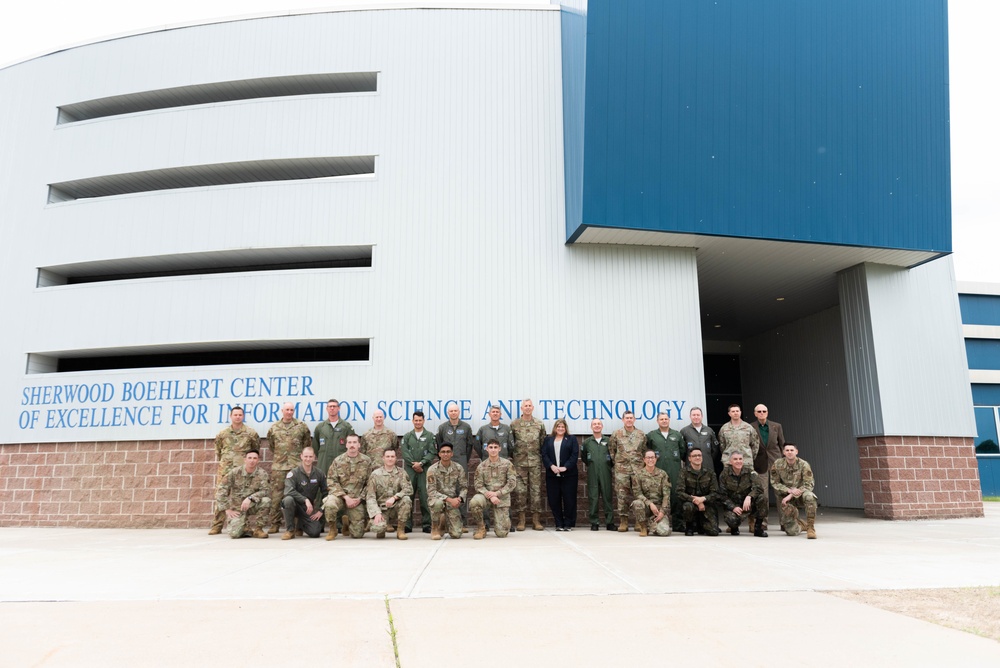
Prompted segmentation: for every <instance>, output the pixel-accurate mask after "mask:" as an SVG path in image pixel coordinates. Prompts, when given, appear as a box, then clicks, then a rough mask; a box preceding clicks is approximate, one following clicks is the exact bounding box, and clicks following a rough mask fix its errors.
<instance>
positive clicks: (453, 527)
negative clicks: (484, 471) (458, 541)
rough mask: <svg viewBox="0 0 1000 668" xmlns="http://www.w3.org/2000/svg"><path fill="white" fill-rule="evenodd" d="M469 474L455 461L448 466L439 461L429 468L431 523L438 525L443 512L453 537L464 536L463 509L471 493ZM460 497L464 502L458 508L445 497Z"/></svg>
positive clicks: (428, 499) (428, 490) (428, 487)
mask: <svg viewBox="0 0 1000 668" xmlns="http://www.w3.org/2000/svg"><path fill="white" fill-rule="evenodd" d="M468 480H469V474H467V473H466V472H465V469H463V468H462V467H461V466H460V465H459V464H456V463H455V462H454V461H453V462H452V463H451V464H450V465H449V466H447V467H445V466H442V465H441V462H437V463H436V464H434V465H433V466H431V467H430V468H429V469H427V501H428V503H429V504H430V507H431V525H433V526H438V522H440V521H441V514H442V513H444V516H445V518H446V521H447V523H448V533H449V534H450V535H451V537H452V538H461V537H462V527H463V526H464V522H463V521H462V513H461V509H462V508H463V507H464V506H465V500H466V496H467V495H468V493H469V482H468ZM456 496H457V497H459V498H460V499H462V503H460V504H459V506H458V508H452V507H451V506H449V505H448V504H447V503H445V499H448V498H452V499H453V498H455V497H456Z"/></svg>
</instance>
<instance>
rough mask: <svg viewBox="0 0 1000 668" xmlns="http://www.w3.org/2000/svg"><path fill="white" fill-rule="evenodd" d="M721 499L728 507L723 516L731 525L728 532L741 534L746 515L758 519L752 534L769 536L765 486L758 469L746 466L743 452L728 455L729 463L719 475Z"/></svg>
mask: <svg viewBox="0 0 1000 668" xmlns="http://www.w3.org/2000/svg"><path fill="white" fill-rule="evenodd" d="M719 501H720V502H721V503H722V507H723V508H724V509H725V515H723V519H724V520H725V522H726V525H727V526H728V527H729V533H731V534H732V535H734V536H739V535H740V522H742V521H743V518H744V517H748V516H752V517H754V518H756V520H757V522H756V523H755V524H754V526H753V535H755V536H758V537H760V538H767V529H766V527H765V526H764V518H765V517H766V516H767V502H766V501H765V500H764V488H763V486H762V485H761V484H760V476H758V475H757V472H756V471H754V470H753V468H751V467H749V466H744V465H743V453H742V452H733V453H731V454H730V455H729V463H728V464H727V465H726V468H724V469H723V470H722V475H720V476H719Z"/></svg>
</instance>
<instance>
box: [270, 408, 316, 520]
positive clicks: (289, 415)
mask: <svg viewBox="0 0 1000 668" xmlns="http://www.w3.org/2000/svg"><path fill="white" fill-rule="evenodd" d="M267 443H268V445H269V446H270V448H271V455H272V458H271V498H272V499H281V498H283V496H284V494H285V477H286V476H287V475H288V472H289V471H291V470H292V469H294V468H295V467H296V466H298V465H299V464H301V463H302V460H301V459H300V457H301V455H302V448H304V447H306V446H307V445H311V444H312V439H311V438H310V437H309V427H308V425H306V423H305V422H302V421H300V420H296V419H295V406H294V405H292V404H291V403H286V404H285V405H283V406H282V407H281V419H280V420H278V421H277V422H275V423H274V424H272V425H271V428H270V429H268V430H267ZM280 528H281V502H280V501H275V502H274V503H272V504H271V528H270V529H269V533H278V530H279V529H280ZM286 528H287V529H289V530H291V531H294V530H295V527H286Z"/></svg>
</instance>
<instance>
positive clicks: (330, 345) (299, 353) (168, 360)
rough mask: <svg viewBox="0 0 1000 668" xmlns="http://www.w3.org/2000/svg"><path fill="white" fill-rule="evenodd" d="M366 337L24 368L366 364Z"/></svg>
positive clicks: (86, 355) (84, 355)
mask: <svg viewBox="0 0 1000 668" xmlns="http://www.w3.org/2000/svg"><path fill="white" fill-rule="evenodd" d="M369 350H370V346H369V342H368V340H366V339H347V340H322V341H266V342H265V341H239V342H227V343H223V344H203V345H197V344H185V345H183V346H173V347H172V346H151V347H148V348H143V349H139V348H123V349H119V350H113V351H108V350H100V351H67V352H62V353H30V354H29V355H28V364H27V370H28V373H29V374H33V373H70V372H74V371H111V370H117V369H155V368H172V367H183V366H227V365H233V364H290V363H296V362H367V361H369V359H370V356H369Z"/></svg>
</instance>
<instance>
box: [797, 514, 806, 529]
mask: <svg viewBox="0 0 1000 668" xmlns="http://www.w3.org/2000/svg"><path fill="white" fill-rule="evenodd" d="M796 522H798V523H799V528H800V529H802V530H803V531H807V530H808V529H809V525H808V524H806V521H805V520H804V519H802V518H801V517H800V518H799V519H797V520H796Z"/></svg>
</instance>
